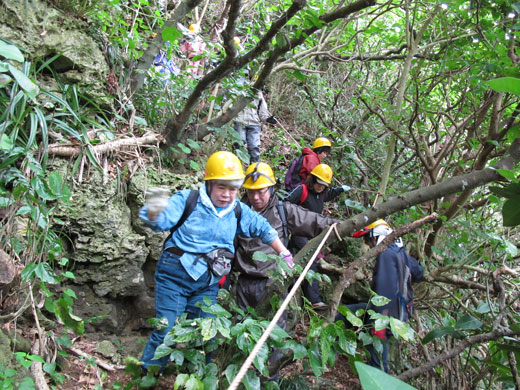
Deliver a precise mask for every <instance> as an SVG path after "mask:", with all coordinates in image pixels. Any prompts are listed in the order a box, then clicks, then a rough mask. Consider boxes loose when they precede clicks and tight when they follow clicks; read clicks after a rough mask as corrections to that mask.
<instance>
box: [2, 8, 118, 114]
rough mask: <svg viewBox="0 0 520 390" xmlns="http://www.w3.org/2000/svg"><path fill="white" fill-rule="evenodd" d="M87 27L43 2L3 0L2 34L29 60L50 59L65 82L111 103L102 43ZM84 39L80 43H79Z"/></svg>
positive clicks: (103, 102)
mask: <svg viewBox="0 0 520 390" xmlns="http://www.w3.org/2000/svg"><path fill="white" fill-rule="evenodd" d="M86 28H87V26H86V25H82V23H81V22H80V21H78V20H77V19H73V18H70V17H66V16H65V15H64V14H63V13H62V12H61V11H58V10H56V9H54V8H52V7H51V6H50V5H49V4H48V3H46V2H44V1H39V0H34V1H18V0H4V1H3V2H2V11H1V12H0V37H1V38H2V39H3V40H5V41H8V42H9V43H12V44H15V45H17V46H18V47H20V48H22V49H23V50H25V53H24V55H25V57H26V59H28V60H29V61H34V60H35V59H40V60H48V59H50V58H51V57H53V56H55V55H59V56H58V57H57V58H56V59H55V60H54V61H52V62H51V63H50V64H49V66H50V67H51V68H52V69H53V70H54V71H55V72H57V73H58V74H60V76H61V79H62V81H63V82H64V83H66V84H76V85H78V87H79V89H80V91H82V92H84V93H86V94H88V95H89V96H90V97H91V98H92V99H93V100H95V101H96V102H97V103H98V104H99V105H107V106H108V105H110V104H111V98H110V97H108V96H107V93H106V89H105V85H104V81H105V80H106V78H107V76H108V73H109V69H108V65H107V63H106V61H105V56H104V55H103V52H102V50H101V49H100V48H99V45H98V44H97V43H96V42H95V41H94V40H93V39H92V38H91V37H90V36H89V35H88V34H87V33H86V32H85V30H86ZM79 42H81V44H78V43H79Z"/></svg>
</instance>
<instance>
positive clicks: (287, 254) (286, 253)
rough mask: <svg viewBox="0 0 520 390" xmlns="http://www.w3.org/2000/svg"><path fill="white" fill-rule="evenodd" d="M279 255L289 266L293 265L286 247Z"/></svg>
mask: <svg viewBox="0 0 520 390" xmlns="http://www.w3.org/2000/svg"><path fill="white" fill-rule="evenodd" d="M280 257H281V258H282V259H284V260H285V263H286V264H287V266H288V267H289V268H292V267H294V260H293V257H292V255H291V252H289V250H287V249H286V250H284V251H283V252H282V253H280Z"/></svg>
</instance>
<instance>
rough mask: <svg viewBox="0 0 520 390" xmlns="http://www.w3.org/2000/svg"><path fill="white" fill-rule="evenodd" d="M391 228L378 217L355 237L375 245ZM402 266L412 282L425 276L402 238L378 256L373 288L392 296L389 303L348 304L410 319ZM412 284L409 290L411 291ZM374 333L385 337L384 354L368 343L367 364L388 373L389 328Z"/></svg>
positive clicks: (371, 245)
mask: <svg viewBox="0 0 520 390" xmlns="http://www.w3.org/2000/svg"><path fill="white" fill-rule="evenodd" d="M392 231H393V230H392V228H391V227H390V225H389V224H388V223H387V222H386V221H384V220H382V219H378V220H377V221H375V222H374V223H372V224H370V225H368V226H366V227H365V228H363V229H361V230H359V231H357V232H355V233H354V234H353V236H354V237H356V238H359V237H363V239H364V240H365V243H366V244H367V245H368V246H369V247H370V248H373V247H375V246H376V245H378V244H379V243H381V241H383V240H384V239H385V237H386V236H388V235H389V234H390V233H392ZM403 265H406V267H407V268H408V270H409V278H410V280H409V282H411V283H417V282H419V281H420V280H421V279H422V278H423V269H422V267H421V265H420V264H419V262H418V261H417V260H416V259H414V258H413V257H412V256H410V255H409V254H408V253H407V252H406V250H405V247H404V245H403V241H402V239H401V238H398V239H397V240H395V241H394V242H393V243H392V244H390V245H389V246H388V248H386V250H385V251H384V252H382V253H381V254H379V255H378V256H377V258H376V264H375V267H374V271H373V276H372V290H373V291H374V292H375V293H376V294H377V295H381V296H384V297H387V298H388V299H390V302H388V303H387V304H386V305H384V306H373V305H369V304H367V303H358V304H353V305H347V307H348V308H349V309H350V310H351V311H352V312H354V313H355V312H356V310H358V309H364V310H367V309H372V310H374V311H375V312H377V313H380V314H383V315H386V316H390V317H394V318H397V319H399V320H401V321H407V320H408V318H409V317H410V315H411V311H412V308H413V306H412V304H413V301H411V302H407V301H405V297H403V296H402V291H400V290H401V289H400V286H399V283H400V276H399V275H400V272H401V270H402V269H403ZM406 282H408V281H406ZM406 282H405V283H406ZM411 283H410V286H409V288H408V290H411ZM411 295H413V290H411ZM336 320H342V321H343V322H344V323H345V325H347V324H348V322H347V320H346V318H345V317H344V316H343V315H342V314H338V315H337V316H336ZM372 335H374V336H376V337H379V338H380V339H381V340H382V342H383V353H382V354H381V356H379V355H378V353H377V352H376V351H375V349H374V347H373V346H372V345H369V346H368V347H367V349H368V351H369V352H370V360H369V362H368V363H369V364H370V365H371V366H374V367H377V368H381V366H382V367H383V369H384V371H385V372H388V338H387V332H386V329H382V330H375V329H372Z"/></svg>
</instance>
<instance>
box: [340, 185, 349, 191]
mask: <svg viewBox="0 0 520 390" xmlns="http://www.w3.org/2000/svg"><path fill="white" fill-rule="evenodd" d="M341 188H342V189H343V192H347V191H350V187H349V186H341Z"/></svg>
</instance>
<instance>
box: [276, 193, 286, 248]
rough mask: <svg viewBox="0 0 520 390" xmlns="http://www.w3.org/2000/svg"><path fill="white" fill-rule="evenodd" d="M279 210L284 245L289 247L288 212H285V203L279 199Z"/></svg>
mask: <svg viewBox="0 0 520 390" xmlns="http://www.w3.org/2000/svg"><path fill="white" fill-rule="evenodd" d="M276 207H277V208H278V214H280V219H281V220H282V227H283V239H282V243H283V244H284V245H285V247H287V244H288V243H289V228H288V227H287V212H286V211H285V206H284V202H283V201H282V200H280V199H278V204H277V205H276Z"/></svg>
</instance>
